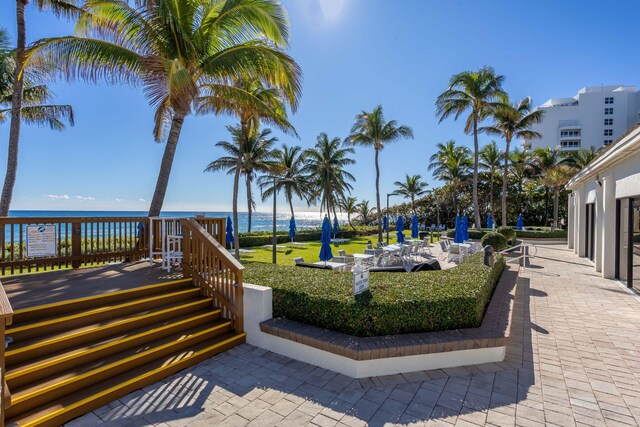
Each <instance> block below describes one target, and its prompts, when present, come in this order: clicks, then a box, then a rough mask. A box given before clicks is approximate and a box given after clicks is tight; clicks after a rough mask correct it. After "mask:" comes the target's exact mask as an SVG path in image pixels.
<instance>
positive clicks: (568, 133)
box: [560, 129, 580, 138]
mask: <svg viewBox="0 0 640 427" xmlns="http://www.w3.org/2000/svg"><path fill="white" fill-rule="evenodd" d="M576 136H580V129H570V130H561V131H560V138H571V137H576Z"/></svg>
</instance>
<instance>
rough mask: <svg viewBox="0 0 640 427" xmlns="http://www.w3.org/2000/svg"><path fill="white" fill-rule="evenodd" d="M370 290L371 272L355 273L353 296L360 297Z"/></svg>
mask: <svg viewBox="0 0 640 427" xmlns="http://www.w3.org/2000/svg"><path fill="white" fill-rule="evenodd" d="M367 289H369V270H365V271H361V272H354V273H353V294H354V295H358V294H361V293H362V292H364V291H366V290H367Z"/></svg>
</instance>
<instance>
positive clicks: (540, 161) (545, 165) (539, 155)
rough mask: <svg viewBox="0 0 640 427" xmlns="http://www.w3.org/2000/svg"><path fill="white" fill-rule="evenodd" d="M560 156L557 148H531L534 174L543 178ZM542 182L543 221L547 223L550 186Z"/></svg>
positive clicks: (556, 164)
mask: <svg viewBox="0 0 640 427" xmlns="http://www.w3.org/2000/svg"><path fill="white" fill-rule="evenodd" d="M561 158H562V154H561V153H560V150H558V149H553V150H552V149H551V148H549V147H545V148H536V149H535V150H533V166H534V168H535V173H536V175H537V176H538V177H539V178H543V177H544V175H545V173H546V172H547V171H548V170H550V169H553V168H555V167H556V166H558V165H559V164H560V160H561ZM542 183H543V186H544V223H545V224H547V223H548V222H549V190H550V189H551V187H549V186H548V185H547V184H546V181H545V180H544V179H543V180H542Z"/></svg>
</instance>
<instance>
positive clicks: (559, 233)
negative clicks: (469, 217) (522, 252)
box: [447, 228, 567, 240]
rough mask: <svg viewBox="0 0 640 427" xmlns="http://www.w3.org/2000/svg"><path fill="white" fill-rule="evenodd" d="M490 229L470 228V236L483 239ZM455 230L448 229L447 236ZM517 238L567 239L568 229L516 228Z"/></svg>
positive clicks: (453, 234)
mask: <svg viewBox="0 0 640 427" xmlns="http://www.w3.org/2000/svg"><path fill="white" fill-rule="evenodd" d="M490 231H492V230H490V229H488V228H483V229H482V231H478V230H472V229H469V238H470V239H474V240H480V239H482V236H484V235H485V234H487V233H489V232H490ZM455 234H456V232H455V230H449V231H447V237H451V238H453V237H455ZM516 238H521V239H526V238H529V239H566V238H567V230H555V231H551V230H516Z"/></svg>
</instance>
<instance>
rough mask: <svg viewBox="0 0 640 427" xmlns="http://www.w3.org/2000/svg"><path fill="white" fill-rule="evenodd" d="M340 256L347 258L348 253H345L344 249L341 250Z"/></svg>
mask: <svg viewBox="0 0 640 427" xmlns="http://www.w3.org/2000/svg"><path fill="white" fill-rule="evenodd" d="M338 256H343V257H344V256H347V251H345V250H343V249H341V250H339V251H338Z"/></svg>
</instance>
